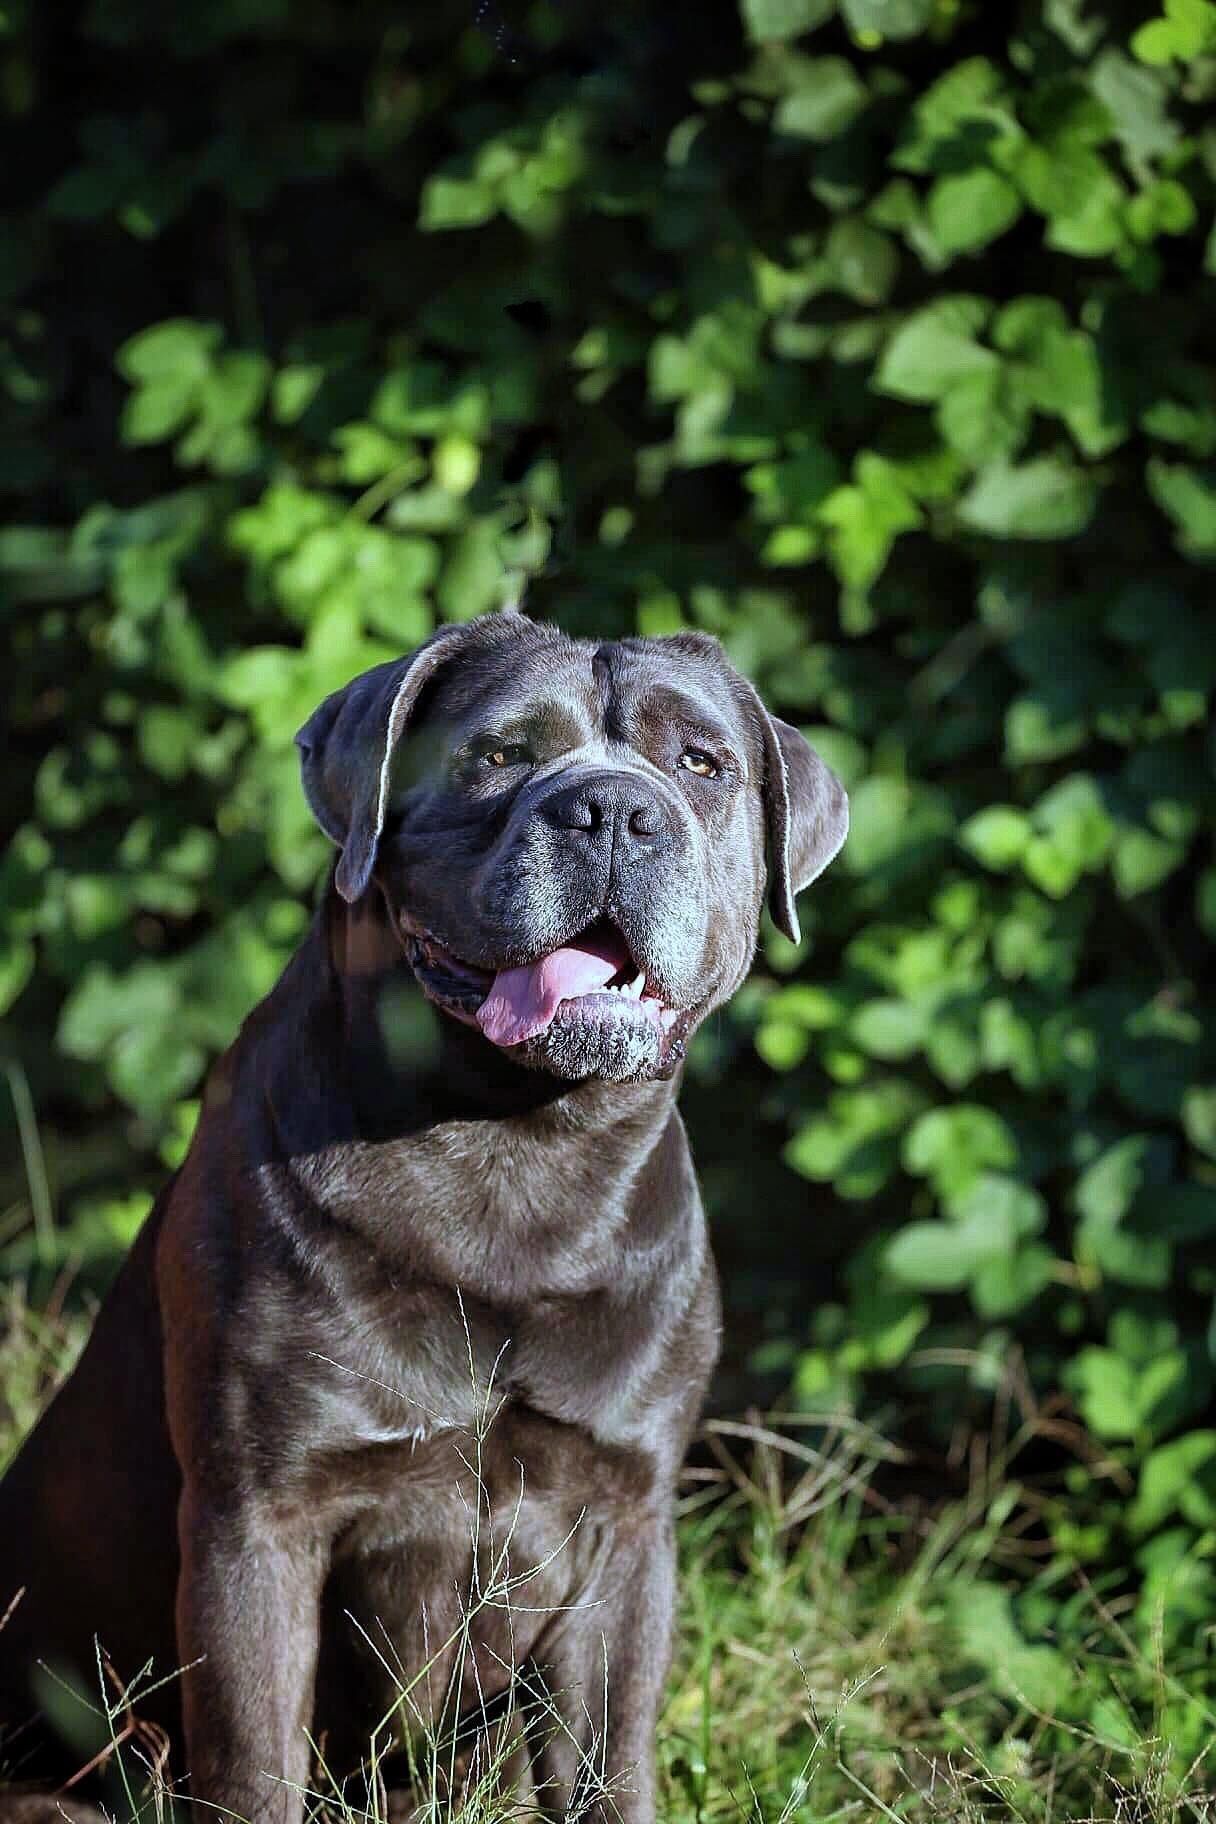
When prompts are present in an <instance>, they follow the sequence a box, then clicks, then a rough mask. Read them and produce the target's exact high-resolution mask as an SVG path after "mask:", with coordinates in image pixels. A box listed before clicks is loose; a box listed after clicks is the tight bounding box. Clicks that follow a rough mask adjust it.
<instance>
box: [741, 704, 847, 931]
mask: <svg viewBox="0 0 1216 1824" xmlns="http://www.w3.org/2000/svg"><path fill="white" fill-rule="evenodd" d="M756 704H757V707H758V709H759V711H760V719H761V731H762V733H763V736H764V814H765V822H766V824H767V832H768V871H769V910H770V911H771V913H772V915H773V923H774V924H775V925H776V926H777V928H778V930H780V931H783V932H784V933H785V935H786V937H788V938H789V940H790V942H791V943H793V944H796V943H797V942H798V939H799V937H800V935H801V929H800V927H799V924H798V909H797V907H796V905H795V904H794V899H795V895H796V894H798V893H801V891H802V889H803V888H804V887H809V886H810V884H811V882H812V881H813V880H814V879H816V878H817V876H818V875H820V874H822V873H823V870H824V869H825V868H826V867H827V865H828V863H829V862H830V861H831V860H832V859H833V857H834V856H835V855H837V854H839V852H840V849H841V847H842V846H843V844H844V839H845V837H846V836H847V835H848V833H849V800H848V796H847V794H846V792H845V789H844V787H843V785H841V783H840V781H839V779H838V778H837V777H836V775H835V773H834V772H833V771H832V769H831V767H830V766H828V765H826V764H825V762H824V761H823V760H821V759H820V757H819V755H818V754H817V753H816V752H815V750H814V748H813V747H812V746H811V744H810V742H809V741H808V740H807V739H806V737H805V736H804V735H802V734H800V733H799V732H798V730H797V729H796V728H792V727H791V726H790V724H789V723H788V722H783V721H782V720H781V718H780V717H779V716H773V715H770V714H769V712H768V710H767V709H765V707H764V705H763V703H761V702H760V699H759V697H757V698H756Z"/></svg>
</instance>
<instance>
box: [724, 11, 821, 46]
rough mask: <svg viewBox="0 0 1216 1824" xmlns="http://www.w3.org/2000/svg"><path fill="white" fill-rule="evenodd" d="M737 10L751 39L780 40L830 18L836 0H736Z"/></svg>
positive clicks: (805, 30) (779, 41) (812, 29)
mask: <svg viewBox="0 0 1216 1824" xmlns="http://www.w3.org/2000/svg"><path fill="white" fill-rule="evenodd" d="M739 10H740V12H741V13H742V15H743V23H744V25H745V26H746V28H747V35H748V37H749V38H751V39H752V40H753V42H754V43H757V44H770V43H774V42H775V43H782V42H784V41H785V40H786V39H788V38H797V37H799V36H800V35H801V34H802V33H803V32H813V31H814V29H815V27H816V26H818V25H822V24H823V23H824V21H825V20H826V19H830V18H831V16H832V14H833V13H834V12H835V11H836V0H740V7H739Z"/></svg>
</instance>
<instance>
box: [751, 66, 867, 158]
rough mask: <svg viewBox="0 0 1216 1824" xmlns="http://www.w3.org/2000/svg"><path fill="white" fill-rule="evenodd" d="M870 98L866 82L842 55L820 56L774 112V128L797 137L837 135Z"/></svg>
mask: <svg viewBox="0 0 1216 1824" xmlns="http://www.w3.org/2000/svg"><path fill="white" fill-rule="evenodd" d="M868 100H869V94H868V92H867V90H866V86H865V84H864V83H863V82H862V80H861V78H860V76H859V75H858V74H857V72H856V70H855V69H854V68H853V66H852V64H851V63H847V62H846V61H845V59H844V58H843V57H820V58H816V59H814V60H813V61H810V62H808V63H806V64H805V66H804V75H803V80H802V82H801V85H800V86H799V87H798V88H797V89H795V90H793V91H792V93H790V94H789V95H786V96H785V97H784V98H783V100H782V101H780V102H779V103H778V105H777V108H776V110H775V112H774V114H773V129H774V131H775V132H777V133H785V134H788V135H790V136H791V137H793V138H797V139H813V140H824V139H835V138H836V136H837V134H839V133H843V132H844V130H845V128H846V127H849V126H851V125H852V123H853V122H854V121H855V120H856V118H857V116H858V115H859V114H860V113H861V111H862V109H863V108H864V107H865V106H866V104H867V102H868Z"/></svg>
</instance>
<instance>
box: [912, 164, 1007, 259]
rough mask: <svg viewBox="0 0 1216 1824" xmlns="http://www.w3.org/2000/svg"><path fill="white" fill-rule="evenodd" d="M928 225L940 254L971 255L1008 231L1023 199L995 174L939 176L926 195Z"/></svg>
mask: <svg viewBox="0 0 1216 1824" xmlns="http://www.w3.org/2000/svg"><path fill="white" fill-rule="evenodd" d="M928 211H929V226H930V228H931V229H932V231H933V238H934V239H935V240H936V242H937V244H938V246H939V247H940V248H941V250H942V252H943V253H947V254H953V253H974V252H975V251H977V249H979V248H980V247H986V246H987V245H988V244H989V242H990V241H995V240H998V239H999V238H1000V236H1001V235H1002V234H1004V233H1005V231H1006V229H1008V228H1011V227H1012V226H1013V224H1014V222H1016V221H1017V219H1018V216H1019V215H1020V214H1021V213H1022V199H1021V197H1020V196H1019V195H1018V193H1017V191H1016V190H1015V189H1014V187H1013V185H1012V184H1011V183H1008V182H1007V181H1006V179H1005V178H1003V177H1000V176H998V175H997V173H996V172H995V171H985V170H983V169H980V170H977V171H964V172H961V173H960V174H959V175H958V176H957V177H939V178H938V180H937V182H936V183H935V184H934V186H933V188H932V190H930V192H929V202H928Z"/></svg>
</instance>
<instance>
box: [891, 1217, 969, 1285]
mask: <svg viewBox="0 0 1216 1824" xmlns="http://www.w3.org/2000/svg"><path fill="white" fill-rule="evenodd" d="M993 1252H994V1246H993V1243H992V1241H991V1240H990V1239H986V1238H985V1236H984V1234H983V1232H982V1230H981V1229H980V1228H979V1227H978V1226H976V1227H973V1228H970V1229H968V1230H967V1231H966V1232H965V1233H960V1231H959V1230H958V1229H957V1228H956V1227H955V1226H954V1225H953V1224H952V1223H948V1222H910V1223H908V1224H906V1225H905V1227H904V1228H902V1229H900V1231H899V1233H898V1234H897V1235H896V1236H895V1237H894V1239H893V1240H892V1241H890V1242H888V1244H887V1246H886V1248H885V1249H884V1250H883V1257H882V1260H883V1266H884V1267H885V1268H886V1270H887V1272H888V1273H890V1274H892V1275H893V1276H894V1277H895V1278H896V1279H898V1280H900V1281H902V1283H903V1284H904V1285H906V1286H915V1287H916V1288H917V1289H918V1290H922V1291H925V1292H957V1291H958V1290H959V1289H960V1288H961V1287H963V1286H965V1285H966V1284H967V1283H968V1281H969V1280H970V1279H971V1278H972V1276H973V1275H974V1274H975V1273H976V1272H978V1270H979V1268H980V1267H981V1266H983V1265H984V1263H985V1262H986V1261H987V1260H989V1259H990V1258H991V1256H992V1254H993Z"/></svg>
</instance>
